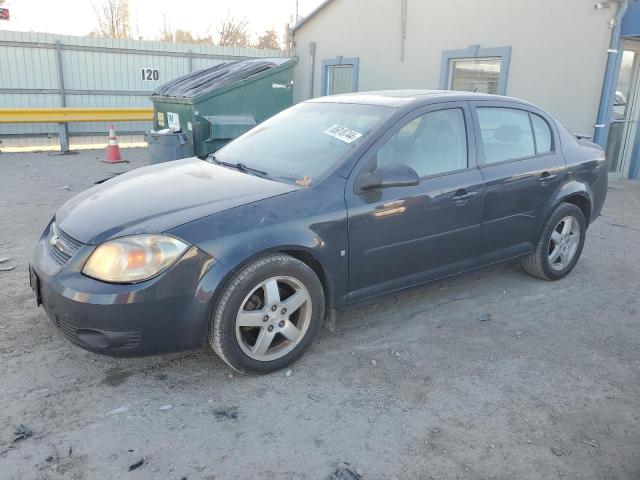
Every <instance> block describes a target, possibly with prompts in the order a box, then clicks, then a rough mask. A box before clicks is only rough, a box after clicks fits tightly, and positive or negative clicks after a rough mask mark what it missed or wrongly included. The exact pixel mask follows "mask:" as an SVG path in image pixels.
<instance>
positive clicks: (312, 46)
mask: <svg viewBox="0 0 640 480" xmlns="http://www.w3.org/2000/svg"><path fill="white" fill-rule="evenodd" d="M309 57H310V59H311V63H310V64H309V98H313V77H314V76H315V74H316V42H309Z"/></svg>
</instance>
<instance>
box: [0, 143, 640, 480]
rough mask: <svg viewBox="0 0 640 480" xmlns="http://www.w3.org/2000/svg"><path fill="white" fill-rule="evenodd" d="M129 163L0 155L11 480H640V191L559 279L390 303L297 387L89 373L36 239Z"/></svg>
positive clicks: (352, 330)
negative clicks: (36, 253)
mask: <svg viewBox="0 0 640 480" xmlns="http://www.w3.org/2000/svg"><path fill="white" fill-rule="evenodd" d="M124 154H125V157H127V158H130V159H131V160H132V161H131V163H130V164H120V165H106V164H103V163H100V162H99V159H101V158H103V155H104V153H103V152H102V151H85V152H82V153H80V154H78V155H73V156H59V155H55V154H46V153H39V154H38V153H36V154H2V155H0V169H1V170H0V171H1V172H2V173H1V176H0V212H1V213H2V214H1V215H0V232H2V233H1V234H0V257H10V260H9V261H8V262H5V263H2V264H0V267H6V266H15V269H14V270H11V271H6V272H0V292H2V295H1V296H0V379H1V381H2V388H1V390H0V406H1V407H2V408H1V409H0V472H1V473H0V477H2V478H3V479H4V478H9V479H14V478H16V479H36V478H37V479H45V478H47V479H59V478H78V479H81V478H82V479H84V478H86V479H95V478H100V479H106V478H131V479H141V478H162V479H183V478H187V479H214V478H215V479H249V478H251V479H326V478H329V477H330V476H331V474H332V472H335V471H336V469H339V468H341V467H342V468H349V469H350V470H352V471H353V472H357V473H358V474H360V475H362V478H364V479H398V480H403V479H415V478H436V479H452V478H458V479H488V478H496V479H510V480H511V479H519V480H521V479H550V478H589V479H594V478H597V479H638V478H640V357H639V355H638V352H639V346H640V328H639V325H638V324H639V320H640V315H639V314H638V312H639V311H640V295H639V285H640V256H639V254H638V252H639V248H638V247H639V246H640V214H639V212H640V183H638V182H629V181H617V182H613V183H612V184H611V186H610V191H609V198H608V201H607V204H606V206H605V209H604V213H603V216H602V217H601V218H600V219H598V220H597V221H596V223H595V224H594V225H593V227H592V228H591V229H590V230H589V232H588V239H587V243H586V246H585V250H584V253H583V256H582V259H581V261H580V262H579V263H578V265H577V267H576V269H575V270H574V272H573V273H572V274H571V275H569V277H568V278H566V279H564V280H561V281H559V282H556V283H550V282H543V281H540V280H536V279H534V278H532V277H529V276H527V275H525V274H524V273H523V271H522V269H521V268H520V266H519V265H517V264H511V265H503V266H499V267H495V268H490V269H486V270H483V271H481V272H477V273H475V274H472V275H468V276H466V277H462V278H459V279H455V280H448V281H446V282H441V283H436V284H433V285H431V286H428V287H421V288H415V289H412V290H409V291H407V292H404V293H401V294H398V295H392V296H387V297H384V298H382V299H379V300H377V301H375V302H373V303H369V304H365V305H360V306H358V307H355V308H350V309H348V310H346V311H343V312H340V314H339V316H338V326H339V331H338V333H337V334H331V333H330V332H328V331H326V330H323V331H322V332H321V334H320V335H319V337H318V339H317V340H316V341H315V343H314V344H313V346H312V348H311V349H310V351H309V352H308V353H307V354H306V355H305V356H304V357H303V358H302V359H301V360H300V361H299V362H298V363H297V364H296V365H295V366H294V368H293V369H292V371H291V372H289V374H287V372H284V371H282V372H277V373H274V374H272V375H268V376H263V377H244V376H238V375H232V373H231V371H230V370H229V368H227V367H226V366H225V365H224V364H223V363H222V362H221V361H220V360H219V359H218V358H216V357H215V356H210V355H208V354H206V353H204V352H200V351H196V352H187V353H183V354H175V355H168V356H159V357H150V358H143V359H112V358H108V357H102V356H98V355H94V354H91V353H88V352H85V351H83V350H81V349H79V348H76V347H74V346H73V345H71V344H70V343H68V342H67V341H66V340H65V339H64V338H63V337H62V335H61V334H60V333H58V332H57V331H56V330H55V329H54V328H53V327H52V325H51V324H50V323H49V321H48V320H47V318H46V316H45V314H44V312H43V311H42V309H39V308H36V306H35V300H34V298H33V296H32V293H31V291H30V290H29V286H28V278H27V265H28V262H29V259H30V256H31V252H32V248H33V245H34V242H35V241H36V239H37V237H38V235H39V234H40V231H41V229H42V228H43V227H44V225H45V224H46V222H47V220H48V219H49V218H50V217H51V216H52V214H53V213H54V212H55V210H56V209H57V207H58V206H59V205H60V204H62V202H64V201H65V200H66V199H68V198H69V197H71V196H73V195H74V194H76V193H77V192H79V191H81V190H83V189H85V188H87V187H89V186H91V184H92V183H93V182H94V181H95V180H97V179H101V178H104V177H106V176H108V175H109V174H110V173H112V172H119V171H124V170H128V169H131V168H135V167H139V166H141V165H143V159H144V157H145V151H144V150H141V149H140V150H136V149H131V150H125V151H124ZM21 424H23V425H25V426H26V427H28V428H29V429H30V430H31V431H32V435H31V436H30V437H28V438H25V439H23V440H20V441H16V442H13V443H12V441H13V440H14V438H15V432H16V429H17V428H18V427H19V426H20V425H21ZM140 462H142V463H140ZM343 462H346V463H343ZM347 463H348V465H347ZM136 466H137V468H134V467H136ZM131 469H133V470H131ZM130 470H131V471H130ZM342 472H343V473H346V470H342ZM342 478H349V477H346V476H343V477H342Z"/></svg>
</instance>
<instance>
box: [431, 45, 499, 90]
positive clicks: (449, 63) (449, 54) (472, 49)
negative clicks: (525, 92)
mask: <svg viewBox="0 0 640 480" xmlns="http://www.w3.org/2000/svg"><path fill="white" fill-rule="evenodd" d="M474 59H478V60H479V59H487V60H500V73H499V77H498V89H497V90H498V91H497V93H498V94H500V95H506V94H507V80H508V78H509V66H510V64H511V47H496V48H480V45H471V46H469V48H464V49H461V50H445V51H444V52H442V63H441V67H440V89H441V90H449V89H451V81H452V78H451V77H452V67H453V65H454V61H455V60H474Z"/></svg>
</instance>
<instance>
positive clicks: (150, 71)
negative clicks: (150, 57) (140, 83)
mask: <svg viewBox="0 0 640 480" xmlns="http://www.w3.org/2000/svg"><path fill="white" fill-rule="evenodd" d="M140 73H141V75H142V80H159V79H160V70H158V69H157V68H142V69H140Z"/></svg>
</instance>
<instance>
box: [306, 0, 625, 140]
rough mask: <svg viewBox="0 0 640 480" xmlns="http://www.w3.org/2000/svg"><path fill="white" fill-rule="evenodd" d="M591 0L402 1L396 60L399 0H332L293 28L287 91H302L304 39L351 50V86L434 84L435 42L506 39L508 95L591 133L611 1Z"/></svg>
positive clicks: (343, 52) (439, 45) (488, 44)
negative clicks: (355, 71)
mask: <svg viewBox="0 0 640 480" xmlns="http://www.w3.org/2000/svg"><path fill="white" fill-rule="evenodd" d="M594 3H595V2H594V1H593V0H481V1H479V0H446V1H444V0H440V1H438V0H408V8H407V38H406V44H405V59H404V62H402V61H401V60H400V52H401V31H402V30H401V28H402V27H401V0H376V1H375V2H372V1H370V0H333V1H332V2H329V3H328V4H327V5H326V6H325V7H324V8H322V9H321V10H320V11H319V12H318V13H317V15H316V16H315V17H313V18H310V19H309V20H308V21H307V22H305V23H304V24H303V25H302V26H300V28H299V29H298V30H296V31H295V37H294V40H295V53H296V55H298V56H299V58H300V62H299V64H298V67H297V68H296V75H295V82H296V100H297V101H301V100H304V99H307V98H309V86H308V85H309V69H310V55H309V42H311V41H314V42H316V61H315V75H314V77H315V78H314V91H313V96H319V95H320V88H321V62H322V60H323V59H327V58H335V57H336V56H344V57H359V58H360V73H359V88H358V90H360V91H364V90H376V89H386V88H425V89H435V88H438V87H439V81H440V71H441V58H442V52H443V51H444V50H456V49H464V48H467V47H468V46H469V45H474V44H479V45H480V47H481V48H493V47H507V46H510V47H512V53H511V66H510V69H509V80H508V85H507V95H510V96H514V97H520V98H523V99H526V100H529V101H531V102H534V103H536V104H538V105H540V106H542V107H543V108H545V109H547V110H548V111H550V112H551V113H553V114H554V115H555V116H556V117H557V118H558V119H559V120H561V121H562V122H563V123H565V124H566V126H567V127H569V128H570V129H572V130H574V131H576V132H581V133H593V129H594V124H595V119H596V116H597V109H598V102H599V99H600V94H601V89H602V83H603V78H604V71H605V65H606V60H607V48H608V45H609V40H610V36H611V28H609V26H608V22H609V21H610V20H611V19H612V18H613V17H614V16H615V12H616V8H617V7H616V6H615V4H614V6H612V7H611V8H608V9H603V10H595V9H594V8H593V4H594Z"/></svg>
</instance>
